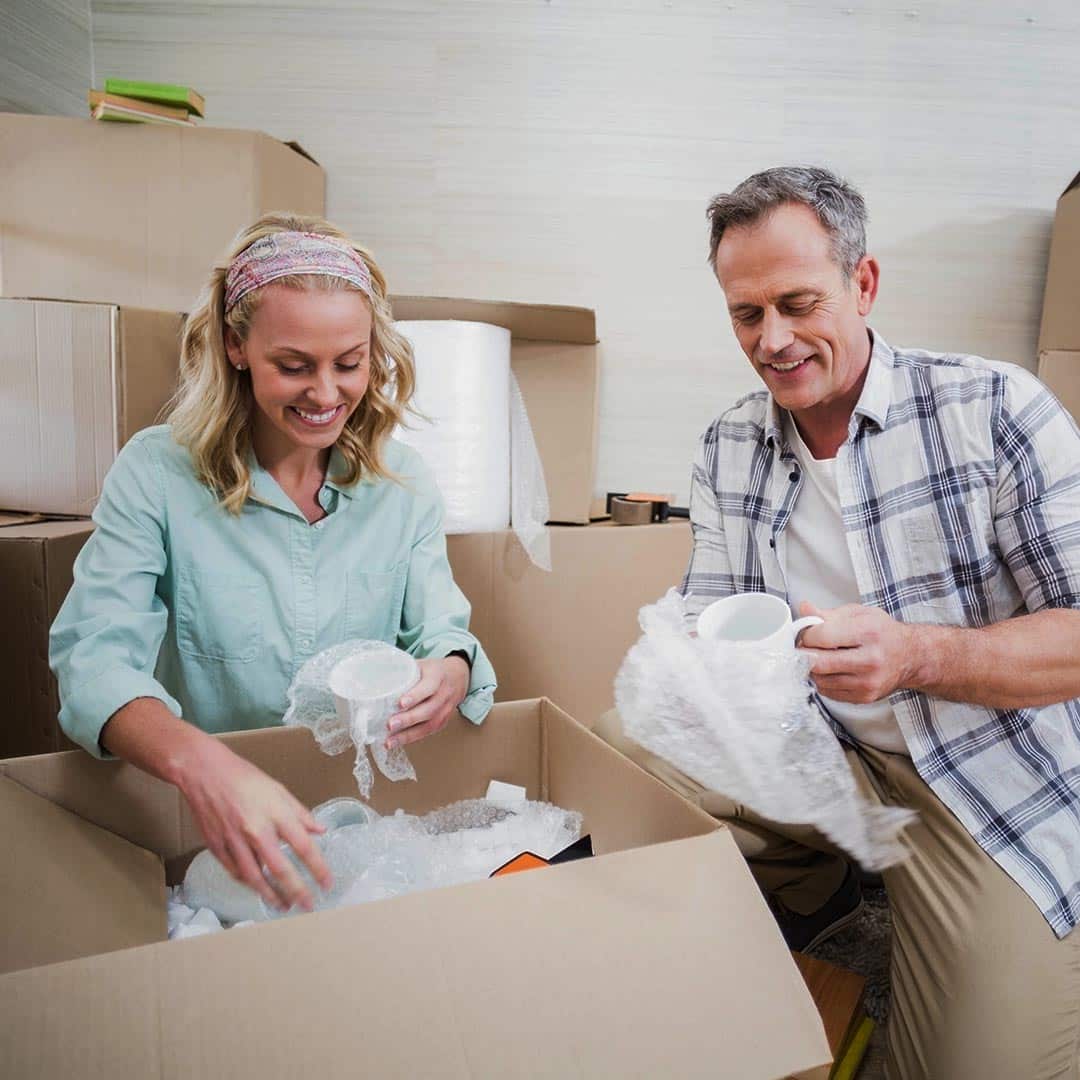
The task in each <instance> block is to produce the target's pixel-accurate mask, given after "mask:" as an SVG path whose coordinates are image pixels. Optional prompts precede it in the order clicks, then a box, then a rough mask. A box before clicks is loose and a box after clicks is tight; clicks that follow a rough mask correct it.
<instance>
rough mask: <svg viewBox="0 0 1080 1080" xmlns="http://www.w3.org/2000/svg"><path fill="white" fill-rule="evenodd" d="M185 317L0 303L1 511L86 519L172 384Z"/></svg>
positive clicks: (99, 307)
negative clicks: (121, 456)
mask: <svg viewBox="0 0 1080 1080" xmlns="http://www.w3.org/2000/svg"><path fill="white" fill-rule="evenodd" d="M181 321H182V317H181V316H180V315H177V314H174V313H169V312H161V311H140V310H138V309H134V308H119V307H115V306H113V305H110V304H73V303H64V302H56V301H44V300H0V373H2V378H3V381H4V390H5V393H4V394H3V396H2V398H0V506H2V507H3V508H4V509H5V510H27V511H38V512H42V513H51V514H89V513H90V512H91V511H92V510H93V508H94V503H95V502H96V500H97V497H98V495H99V493H100V491H101V484H102V482H103V481H104V479H105V474H106V473H107V472H108V470H109V466H110V465H111V464H112V463H113V461H114V460H115V458H116V455H117V453H118V452H119V451H120V448H121V447H122V446H123V445H124V443H125V442H127V440H128V439H129V438H130V437H131V436H132V435H133V434H134V433H135V432H136V431H138V430H139V429H140V428H144V427H147V426H148V425H150V424H152V423H153V422H154V420H155V418H156V417H157V415H158V413H159V412H160V410H161V408H162V407H163V406H164V405H165V403H166V402H167V401H168V399H169V396H170V395H171V394H172V392H173V390H174V388H175V385H176V378H177V372H178V370H179V360H180V328H181Z"/></svg>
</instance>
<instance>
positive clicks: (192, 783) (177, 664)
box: [50, 214, 495, 907]
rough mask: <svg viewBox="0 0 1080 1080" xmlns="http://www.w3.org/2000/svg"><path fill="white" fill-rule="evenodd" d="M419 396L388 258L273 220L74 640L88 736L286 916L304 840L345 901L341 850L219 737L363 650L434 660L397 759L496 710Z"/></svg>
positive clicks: (261, 224) (58, 657) (69, 613)
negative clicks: (347, 645)
mask: <svg viewBox="0 0 1080 1080" xmlns="http://www.w3.org/2000/svg"><path fill="white" fill-rule="evenodd" d="M413 382H414V369H413V362H412V352H411V349H410V346H409V344H408V342H407V341H406V340H405V339H404V338H402V337H401V336H400V335H399V334H398V333H397V332H396V331H395V329H394V326H393V322H392V317H391V313H390V305H389V303H388V301H387V293H386V283H385V281H384V279H383V276H382V273H381V272H380V270H379V268H378V267H377V266H376V264H375V262H374V260H373V259H372V257H371V255H370V254H368V252H366V251H365V250H364V249H363V248H361V247H359V246H357V245H356V244H353V243H352V242H351V241H348V240H347V239H346V238H345V237H344V235H343V234H342V233H341V232H339V231H338V230H337V229H335V228H334V227H333V226H331V225H329V224H328V223H327V222H325V221H323V220H322V219H319V218H301V217H292V216H285V215H279V214H271V215H267V216H265V217H263V218H262V219H260V220H259V221H258V222H257V223H256V224H255V225H253V226H252V227H251V228H250V229H248V230H246V231H245V232H243V233H242V234H241V235H240V236H239V237H238V239H237V241H236V243H235V245H234V247H233V248H232V250H231V252H230V253H229V255H228V257H227V259H226V260H225V264H224V265H223V266H219V267H217V268H216V269H215V270H214V272H213V274H212V275H211V277H210V281H209V283H208V285H207V287H206V289H205V290H204V292H203V295H202V296H201V297H200V301H199V303H198V305H197V307H196V310H195V311H194V312H192V314H191V315H190V316H189V318H188V320H187V323H186V325H185V328H184V334H183V341H182V346H181V374H180V388H179V391H178V393H177V397H176V399H175V401H174V404H173V408H172V411H171V415H170V422H169V424H168V425H165V426H160V427H153V428H148V429H147V430H145V431H142V432H140V433H139V434H138V435H136V436H135V437H134V438H133V439H131V441H130V442H129V443H128V444H127V445H126V446H125V447H124V449H123V450H122V451H121V453H120V455H119V456H118V457H117V459H116V462H115V464H114V465H113V467H112V469H111V470H110V472H109V475H108V476H107V478H106V480H105V485H104V487H103V490H102V494H101V499H100V501H99V503H98V506H97V508H96V510H95V512H94V521H95V523H96V525H97V528H96V530H95V532H94V534H93V535H92V537H91V538H90V540H89V541H88V543H87V544H86V546H85V547H84V548H83V551H82V553H81V554H80V556H79V558H78V560H77V561H76V564H75V583H74V586H73V587H72V590H71V592H70V594H69V595H68V598H67V601H66V602H65V604H64V606H63V608H62V609H61V611H60V613H59V615H58V616H57V619H56V622H55V624H54V625H53V628H52V633H51V636H50V661H51V664H52V667H53V670H54V671H55V673H56V676H57V679H58V680H59V684H60V696H61V702H62V708H61V712H60V723H61V725H62V727H63V728H64V730H65V731H66V732H67V733H68V735H69V736H70V737H71V738H72V739H74V740H75V741H76V742H78V743H80V744H81V745H82V746H84V747H85V748H86V749H87V750H89V751H90V753H92V754H95V755H98V756H106V755H112V756H115V757H119V758H124V759H125V760H127V761H130V762H132V763H133V764H135V765H137V766H138V767H139V768H142V769H145V770H146V771H147V772H149V773H152V774H153V775H154V776H157V777H159V778H161V779H163V780H165V781H167V782H169V783H172V784H174V785H175V786H176V787H177V788H178V789H179V790H180V792H181V793H182V794H183V795H184V797H185V798H186V799H187V801H188V803H189V805H190V807H191V810H192V812H193V814H194V816H195V819H196V821H197V823H198V825H199V828H200V830H201V832H202V835H203V837H204V838H205V840H206V844H207V846H208V847H209V848H210V850H211V851H212V852H213V853H214V854H215V855H216V856H217V857H218V858H219V859H220V860H221V861H222V863H223V864H224V865H225V866H226V867H227V868H228V869H229V871H230V872H231V873H232V874H233V875H234V876H235V877H236V878H238V879H239V880H241V881H243V882H244V883H245V884H247V885H249V886H251V887H252V888H253V889H256V890H257V891H258V892H259V893H260V894H261V895H262V896H263V897H264V898H265V899H266V900H267V902H268V903H270V904H273V905H275V906H277V907H287V906H289V905H291V904H293V903H299V904H301V905H303V906H305V907H310V905H311V903H312V897H311V896H310V894H309V892H308V890H307V889H306V888H305V886H304V884H303V882H302V881H301V879H300V876H299V875H298V874H297V873H296V871H295V869H294V868H293V866H292V865H291V863H290V861H289V860H288V859H286V858H284V857H283V855H282V852H281V850H280V847H279V845H280V843H281V842H282V841H286V842H288V843H289V844H290V845H291V846H292V848H293V849H294V850H295V851H296V852H297V854H298V855H299V856H300V858H301V859H302V860H303V861H304V863H305V864H306V865H307V866H308V868H309V869H310V870H311V872H312V875H313V876H314V878H315V880H316V881H318V882H319V884H320V885H322V886H323V887H326V886H327V885H328V884H329V875H328V872H327V869H326V866H325V864H324V862H323V860H322V858H321V856H320V854H319V851H318V847H317V845H315V844H314V842H313V841H312V834H313V833H318V832H320V831H321V829H320V827H319V826H318V825H317V824H316V822H315V821H314V819H313V818H312V816H311V814H310V812H309V811H308V810H307V809H306V808H305V807H304V806H303V805H302V804H301V803H300V802H299V801H298V800H296V799H295V798H294V797H293V796H292V795H291V794H289V792H288V791H286V790H285V788H284V787H282V786H281V785H280V784H278V783H277V782H276V781H274V780H271V779H270V778H269V777H268V776H266V775H265V774H264V773H262V772H261V771H259V770H258V769H257V768H255V766H253V765H251V764H250V763H248V762H246V761H245V760H244V759H242V758H240V757H238V756H237V755H236V754H234V753H233V752H232V751H230V750H229V749H228V748H227V747H226V746H225V745H224V744H223V743H222V742H220V741H219V740H217V739H214V738H212V737H211V734H210V733H213V732H223V731H236V730H240V729H245V728H258V727H267V726H270V725H274V724H279V723H280V722H281V715H282V713H283V712H284V710H285V706H286V700H285V691H286V689H287V687H288V685H289V682H290V681H291V679H292V677H293V676H294V675H295V673H296V672H297V670H298V669H299V668H300V666H301V665H302V664H303V663H304V662H305V661H306V660H308V659H309V658H310V657H311V656H313V655H315V654H316V653H318V652H320V651H321V650H323V649H325V648H327V647H329V646H331V645H335V644H338V643H339V642H341V641H345V640H348V639H350V638H373V639H381V640H385V641H388V642H391V643H394V642H396V643H397V644H398V645H399V646H400V647H402V648H404V649H407V650H408V651H409V652H410V653H412V654H413V655H414V656H416V657H417V658H418V659H419V663H420V669H421V679H420V682H419V683H418V684H417V685H416V687H414V689H413V690H411V691H409V693H408V694H407V695H406V696H405V697H404V698H402V700H401V711H400V712H399V713H398V714H397V715H396V716H395V717H394V718H393V719H392V721H391V725H390V729H391V735H390V744H391V745H404V744H406V743H409V742H413V741H415V740H416V739H421V738H424V737H425V736H427V735H430V734H433V733H434V732H437V731H439V730H441V729H442V728H443V727H444V726H445V725H446V723H447V721H448V720H449V718H450V716H451V714H452V713H453V711H454V709H456V708H459V707H460V709H461V712H462V713H463V714H464V715H465V716H467V717H468V718H469V719H471V720H473V721H474V722H476V723H479V722H480V721H481V720H482V719H483V718H484V716H485V715H486V714H487V712H488V710H489V709H490V707H491V700H492V694H493V691H494V686H495V676H494V672H493V671H492V668H491V665H490V663H489V662H488V660H487V657H486V656H485V655H484V653H483V651H482V649H481V648H480V645H479V643H478V642H477V640H476V639H475V638H474V637H473V636H472V635H471V634H469V633H468V630H467V627H468V618H469V605H468V603H467V601H466V600H465V598H464V596H463V595H462V594H461V592H460V590H459V589H458V588H457V587H456V586H455V584H454V581H453V578H452V576H451V572H450V566H449V563H448V562H447V559H446V542H445V538H444V535H443V531H442V507H441V502H440V499H439V495H438V492H437V489H436V487H435V484H434V482H433V481H432V479H431V477H430V475H429V473H428V471H427V470H426V469H425V468H424V467H423V465H422V463H421V462H420V460H419V458H418V457H417V455H416V454H415V452H413V451H412V450H410V449H408V448H407V447H405V446H404V445H402V444H400V443H398V442H396V441H394V440H393V439H391V438H390V433H391V432H392V431H393V430H394V428H395V427H396V426H397V424H398V422H399V421H400V420H401V419H402V416H403V414H404V413H405V411H406V410H407V408H408V405H409V400H410V398H411V395H412V392H413ZM181 717H182V718H183V719H181ZM264 868H265V872H264ZM279 894H280V895H279Z"/></svg>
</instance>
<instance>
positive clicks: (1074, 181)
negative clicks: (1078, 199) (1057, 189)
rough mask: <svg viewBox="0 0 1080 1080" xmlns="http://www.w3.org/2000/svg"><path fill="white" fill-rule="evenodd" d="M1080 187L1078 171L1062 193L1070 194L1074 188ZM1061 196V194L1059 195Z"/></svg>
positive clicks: (1079, 173)
mask: <svg viewBox="0 0 1080 1080" xmlns="http://www.w3.org/2000/svg"><path fill="white" fill-rule="evenodd" d="M1075 187H1080V172H1078V173H1077V174H1076V175H1075V176H1074V177H1073V178H1072V180H1070V181H1069V186H1068V187H1067V188H1066V189H1065V190H1064V191H1063V192H1062V193H1061V194H1062V195H1068V194H1069V192H1070V191H1072V189H1073V188H1075ZM1059 197H1060V196H1059Z"/></svg>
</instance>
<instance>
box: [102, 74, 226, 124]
mask: <svg viewBox="0 0 1080 1080" xmlns="http://www.w3.org/2000/svg"><path fill="white" fill-rule="evenodd" d="M105 93H107V94H120V95H122V96H123V97H129V98H136V99H137V100H139V101H152V102H154V103H156V104H158V105H178V106H179V107H180V108H182V109H187V111H188V112H193V113H194V114H195V115H196V116H203V115H204V110H205V109H206V101H205V99H204V98H203V96H202V94H198V93H196V92H195V91H194V90H192V89H191V87H190V86H174V85H172V84H171V83H152V82H139V81H138V80H136V79H106V80H105Z"/></svg>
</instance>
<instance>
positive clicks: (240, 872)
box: [229, 835, 282, 911]
mask: <svg viewBox="0 0 1080 1080" xmlns="http://www.w3.org/2000/svg"><path fill="white" fill-rule="evenodd" d="M229 850H230V853H231V859H230V861H231V862H232V863H233V866H234V867H235V870H232V869H230V873H231V874H232V875H233V877H235V878H236V879H237V880H238V881H242V882H243V883H244V884H245V885H246V886H247V887H248V888H249V889H254V890H255V892H257V893H258V894H259V895H260V896H261V897H262V898H263V900H265V901H266V903H267V905H268V906H269V907H270V908H271V909H272V910H274V911H280V910H281V909H282V903H281V898H280V897H279V896H278V894H277V893H276V892H275V891H274V889H273V887H272V886H271V884H270V882H269V881H267V880H266V877H265V876H264V874H263V872H262V870H261V868H260V866H259V862H258V860H257V859H256V858H255V855H254V854H253V853H252V850H251V847H250V845H248V844H247V843H246V842H245V841H244V839H243V837H241V836H239V835H237V836H236V838H235V839H234V840H233V841H232V842H231V843H230V845H229Z"/></svg>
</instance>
